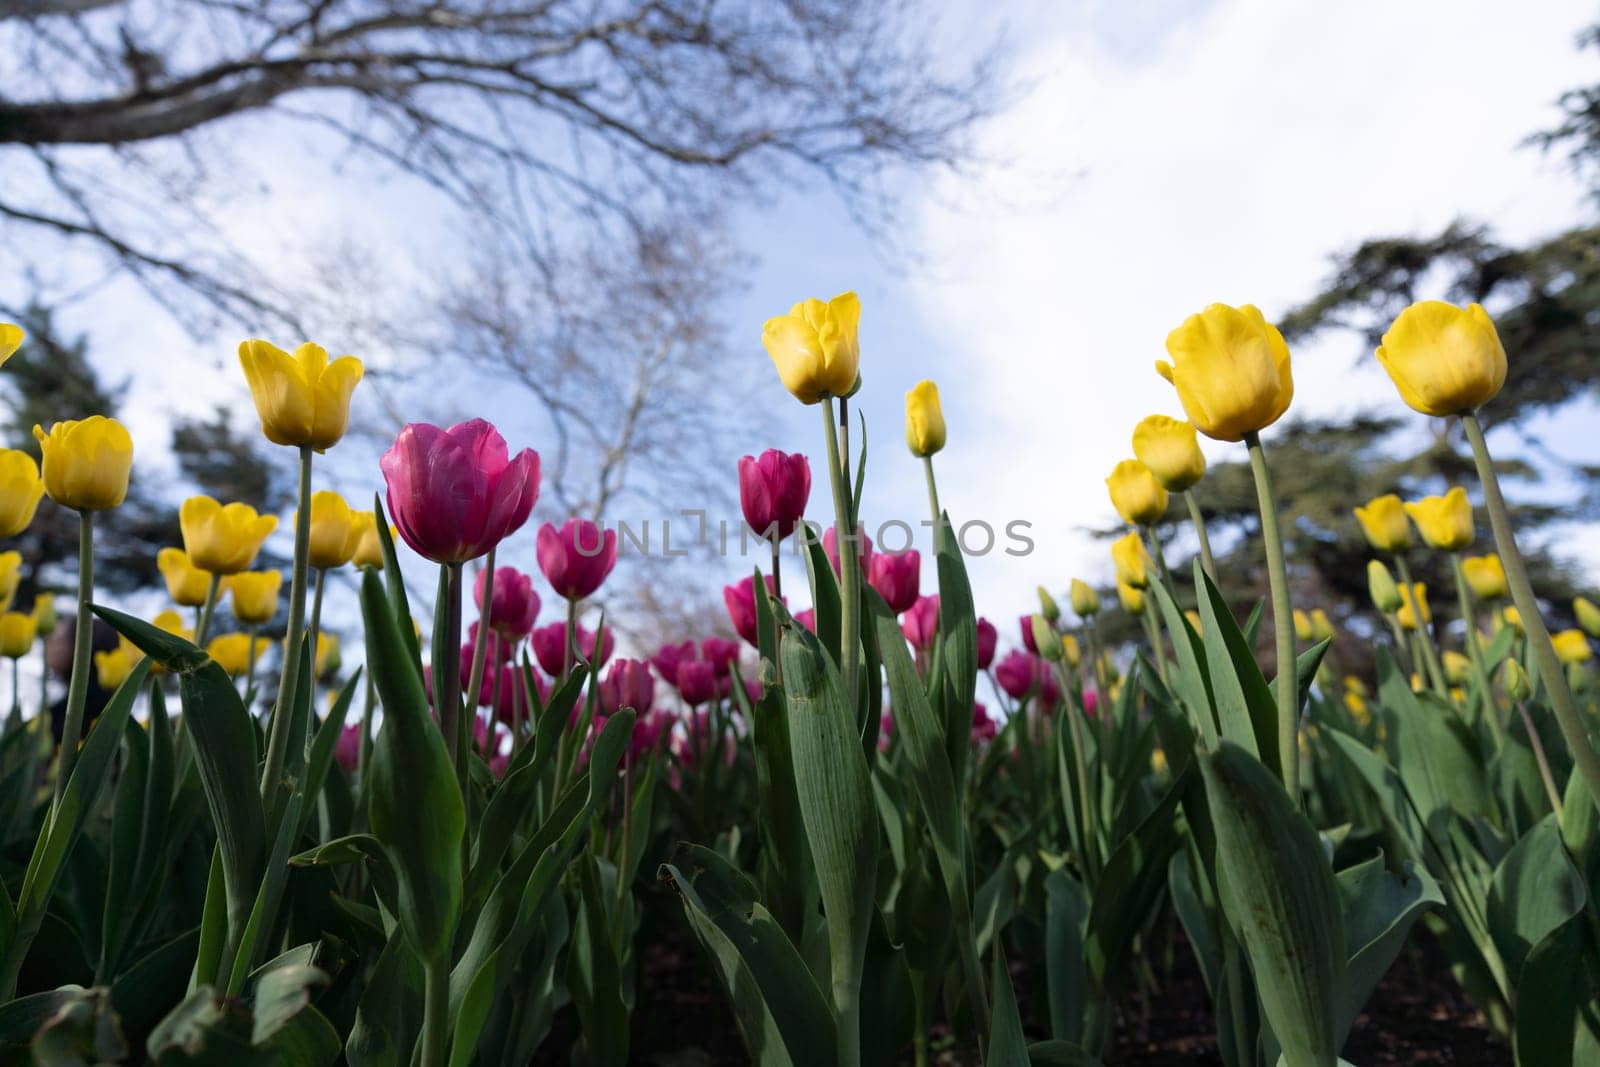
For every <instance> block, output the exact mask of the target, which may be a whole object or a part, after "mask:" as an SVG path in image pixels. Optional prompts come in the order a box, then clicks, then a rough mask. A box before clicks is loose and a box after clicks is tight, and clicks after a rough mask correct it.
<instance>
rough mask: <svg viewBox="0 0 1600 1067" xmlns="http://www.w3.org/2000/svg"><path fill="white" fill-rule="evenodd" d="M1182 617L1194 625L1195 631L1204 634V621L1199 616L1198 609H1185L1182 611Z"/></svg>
mask: <svg viewBox="0 0 1600 1067" xmlns="http://www.w3.org/2000/svg"><path fill="white" fill-rule="evenodd" d="M1183 617H1184V618H1186V619H1188V620H1189V625H1190V626H1193V627H1194V632H1195V633H1197V634H1204V633H1205V632H1206V627H1205V622H1204V621H1203V620H1202V619H1201V618H1200V613H1199V612H1198V611H1186V612H1184V613H1183Z"/></svg>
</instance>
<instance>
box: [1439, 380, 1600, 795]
mask: <svg viewBox="0 0 1600 1067" xmlns="http://www.w3.org/2000/svg"><path fill="white" fill-rule="evenodd" d="M1461 426H1462V428H1463V429H1465V430H1466V432H1467V440H1468V442H1470V443H1471V445H1472V458H1473V461H1474V462H1475V463H1476V464H1477V467H1478V480H1479V481H1480V482H1482V483H1483V506H1484V508H1485V510H1487V511H1488V512H1489V524H1490V526H1492V527H1493V529H1494V541H1495V547H1496V548H1497V549H1499V551H1500V561H1501V563H1503V564H1504V565H1505V571H1506V584H1508V585H1509V586H1510V587H1511V600H1512V603H1514V604H1516V606H1517V613H1518V614H1519V615H1521V616H1522V629H1523V633H1524V634H1525V635H1526V636H1527V640H1528V645H1529V647H1531V648H1532V649H1533V658H1534V662H1535V664H1536V665H1537V666H1538V668H1539V677H1540V679H1541V680H1542V681H1543V682H1544V686H1545V689H1546V690H1547V691H1548V692H1549V693H1550V706H1551V708H1552V710H1554V711H1555V713H1556V722H1557V723H1558V724H1559V725H1560V726H1561V736H1562V737H1564V738H1566V741H1567V747H1568V748H1570V749H1571V750H1572V758H1573V760H1574V761H1575V762H1576V763H1577V765H1578V773H1580V774H1582V775H1583V781H1584V784H1585V785H1587V786H1588V787H1589V799H1590V800H1591V801H1593V802H1594V804H1595V806H1596V807H1597V808H1600V756H1597V755H1596V754H1595V750H1594V745H1593V744H1592V743H1591V742H1590V740H1589V732H1588V729H1587V728H1586V727H1585V726H1584V724H1583V719H1582V718H1581V717H1580V715H1579V713H1578V707H1577V703H1576V701H1574V700H1573V699H1572V690H1571V688H1569V687H1568V685H1567V676H1566V673H1565V672H1564V671H1562V669H1561V661H1560V660H1559V659H1557V658H1556V650H1555V646H1554V645H1553V644H1551V642H1550V631H1549V630H1548V629H1546V628H1545V625H1544V616H1542V615H1541V614H1539V602H1538V600H1536V599H1535V598H1534V595H1533V583H1532V582H1531V581H1530V580H1529V579H1528V566H1527V564H1526V563H1525V562H1523V559H1522V553H1521V552H1520V551H1519V550H1518V548H1517V539H1516V536H1515V534H1513V533H1512V530H1511V513H1510V510H1509V509H1508V508H1507V507H1506V501H1505V497H1504V496H1502V495H1501V493H1500V479H1499V477H1498V476H1497V475H1496V474H1495V472H1494V463H1493V461H1492V460H1491V459H1490V458H1489V445H1488V442H1486V441H1485V440H1484V439H1483V427H1481V426H1480V425H1479V424H1478V416H1477V415H1476V414H1475V413H1473V412H1467V413H1465V414H1463V415H1462V416H1461Z"/></svg>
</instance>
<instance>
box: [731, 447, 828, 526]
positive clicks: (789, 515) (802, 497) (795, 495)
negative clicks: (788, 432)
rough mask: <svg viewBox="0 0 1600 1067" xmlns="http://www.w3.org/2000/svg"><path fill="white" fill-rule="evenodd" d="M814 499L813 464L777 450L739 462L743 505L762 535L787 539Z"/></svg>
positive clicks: (750, 522) (751, 521)
mask: <svg viewBox="0 0 1600 1067" xmlns="http://www.w3.org/2000/svg"><path fill="white" fill-rule="evenodd" d="M810 497H811V464H810V463H808V462H807V461H806V457H805V456H803V455H800V454H799V453H798V452H797V453H794V454H792V455H791V454H789V453H787V452H780V451H778V450H777V449H776V448H769V449H767V451H765V452H763V453H761V456H760V458H759V459H758V458H756V457H755V456H745V457H744V458H743V459H741V460H739V506H740V507H741V508H742V509H743V511H744V521H745V522H746V523H748V524H749V526H750V529H752V530H754V531H755V532H756V534H757V535H758V536H761V537H766V538H771V539H775V540H778V541H781V540H783V539H784V538H785V537H788V536H789V535H790V534H791V533H793V532H794V528H795V526H796V525H797V524H798V523H799V522H800V518H801V516H803V515H804V514H805V510H806V501H807V500H809V499H810Z"/></svg>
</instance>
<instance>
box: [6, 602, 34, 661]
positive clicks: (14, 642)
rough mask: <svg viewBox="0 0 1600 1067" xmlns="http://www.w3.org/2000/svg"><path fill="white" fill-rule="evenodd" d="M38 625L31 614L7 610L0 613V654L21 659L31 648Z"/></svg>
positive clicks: (7, 657) (8, 657)
mask: <svg viewBox="0 0 1600 1067" xmlns="http://www.w3.org/2000/svg"><path fill="white" fill-rule="evenodd" d="M38 636H39V626H38V624H37V623H36V622H35V621H34V618H33V616H32V615H25V614H23V613H22V612H20V611H8V612H6V613H4V614H3V615H0V656H4V657H5V658H6V659H21V658H22V657H23V656H26V655H27V654H28V653H29V652H30V651H32V649H33V642H34V641H35V640H36V639H37V638H38Z"/></svg>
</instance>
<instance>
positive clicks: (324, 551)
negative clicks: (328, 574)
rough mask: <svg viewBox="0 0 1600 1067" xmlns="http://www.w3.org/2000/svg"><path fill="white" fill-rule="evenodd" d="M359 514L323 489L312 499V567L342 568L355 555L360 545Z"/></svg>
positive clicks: (332, 492) (342, 500)
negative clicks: (357, 519)
mask: <svg viewBox="0 0 1600 1067" xmlns="http://www.w3.org/2000/svg"><path fill="white" fill-rule="evenodd" d="M356 515H357V512H354V511H351V510H350V505H349V504H347V503H345V500H344V497H342V496H340V495H339V494H338V493H335V492H334V491H333V490H331V489H323V490H320V491H319V492H317V493H314V494H313V495H312V497H311V541H310V560H311V566H313V567H317V568H322V569H327V570H331V569H332V568H334V567H343V566H344V565H345V564H346V563H349V562H350V559H351V557H353V556H354V555H355V554H356V546H357V545H359V544H360V543H361V527H360V526H359V525H358V524H357V522H356Z"/></svg>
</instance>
